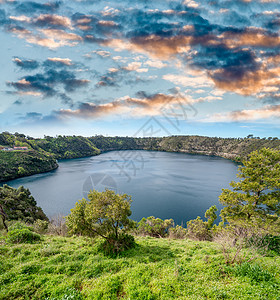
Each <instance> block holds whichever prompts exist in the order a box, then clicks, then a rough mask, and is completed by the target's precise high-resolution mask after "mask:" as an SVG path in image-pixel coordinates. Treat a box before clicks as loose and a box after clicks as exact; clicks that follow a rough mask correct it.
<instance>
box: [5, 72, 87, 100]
mask: <svg viewBox="0 0 280 300" xmlns="http://www.w3.org/2000/svg"><path fill="white" fill-rule="evenodd" d="M88 83H89V81H88V80H86V79H77V78H76V75H75V73H74V72H70V71H66V70H60V71H57V70H55V69H50V70H47V71H46V72H45V73H37V74H35V75H29V76H24V77H22V78H21V79H20V80H19V81H17V82H9V83H7V85H8V86H12V87H14V88H15V89H16V90H17V91H18V92H23V93H29V94H30V95H32V93H40V94H41V95H42V96H44V97H51V96H61V93H60V92H59V90H58V89H57V88H59V86H60V85H62V86H63V88H64V90H65V91H66V92H70V93H71V92H74V91H75V90H76V89H78V88H81V87H85V86H87V85H88ZM34 95H36V94H34ZM62 95H63V96H62V99H63V100H64V101H69V99H70V98H68V97H67V96H66V95H64V94H62Z"/></svg>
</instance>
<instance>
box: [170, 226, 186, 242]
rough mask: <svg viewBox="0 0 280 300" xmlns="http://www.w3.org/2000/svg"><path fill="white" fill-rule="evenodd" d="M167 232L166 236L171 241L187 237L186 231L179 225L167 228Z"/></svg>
mask: <svg viewBox="0 0 280 300" xmlns="http://www.w3.org/2000/svg"><path fill="white" fill-rule="evenodd" d="M168 232H169V235H168V236H169V237H170V238H173V239H184V238H186V237H187V229H186V228H183V227H182V226H179V225H177V226H176V227H172V228H169V231H168Z"/></svg>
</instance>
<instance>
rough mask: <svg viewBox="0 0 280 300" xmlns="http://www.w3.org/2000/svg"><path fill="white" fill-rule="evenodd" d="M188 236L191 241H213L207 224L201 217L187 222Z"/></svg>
mask: <svg viewBox="0 0 280 300" xmlns="http://www.w3.org/2000/svg"><path fill="white" fill-rule="evenodd" d="M187 236H188V238H190V239H194V240H199V241H210V240H211V239H212V236H211V232H210V231H209V229H208V226H207V222H203V221H202V219H201V218H200V217H197V218H196V219H195V220H190V221H188V222H187Z"/></svg>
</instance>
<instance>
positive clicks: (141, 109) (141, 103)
mask: <svg viewBox="0 0 280 300" xmlns="http://www.w3.org/2000/svg"><path fill="white" fill-rule="evenodd" d="M139 96H141V98H131V97H128V96H126V97H122V98H119V99H117V100H115V101H113V102H110V103H106V104H99V105H97V104H94V103H82V104H81V105H80V106H79V108H78V109H76V110H71V109H62V110H60V111H57V112H56V114H57V115H58V116H59V117H61V118H64V117H76V118H83V119H94V118H98V117H103V116H107V115H113V114H127V113H129V115H130V116H131V115H133V116H135V117H139V116H155V115H160V114H162V108H163V107H164V106H165V105H171V106H174V107H176V105H179V104H181V105H184V104H185V105H186V104H187V105H191V103H192V101H191V100H190V99H189V98H188V97H186V96H182V95H179V94H178V95H171V94H170V95H166V94H161V93H159V94H154V95H151V96H149V95H146V94H145V93H140V94H139Z"/></svg>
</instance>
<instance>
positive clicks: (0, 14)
mask: <svg viewBox="0 0 280 300" xmlns="http://www.w3.org/2000/svg"><path fill="white" fill-rule="evenodd" d="M6 23H7V18H6V12H5V10H4V9H0V25H3V24H6Z"/></svg>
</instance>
